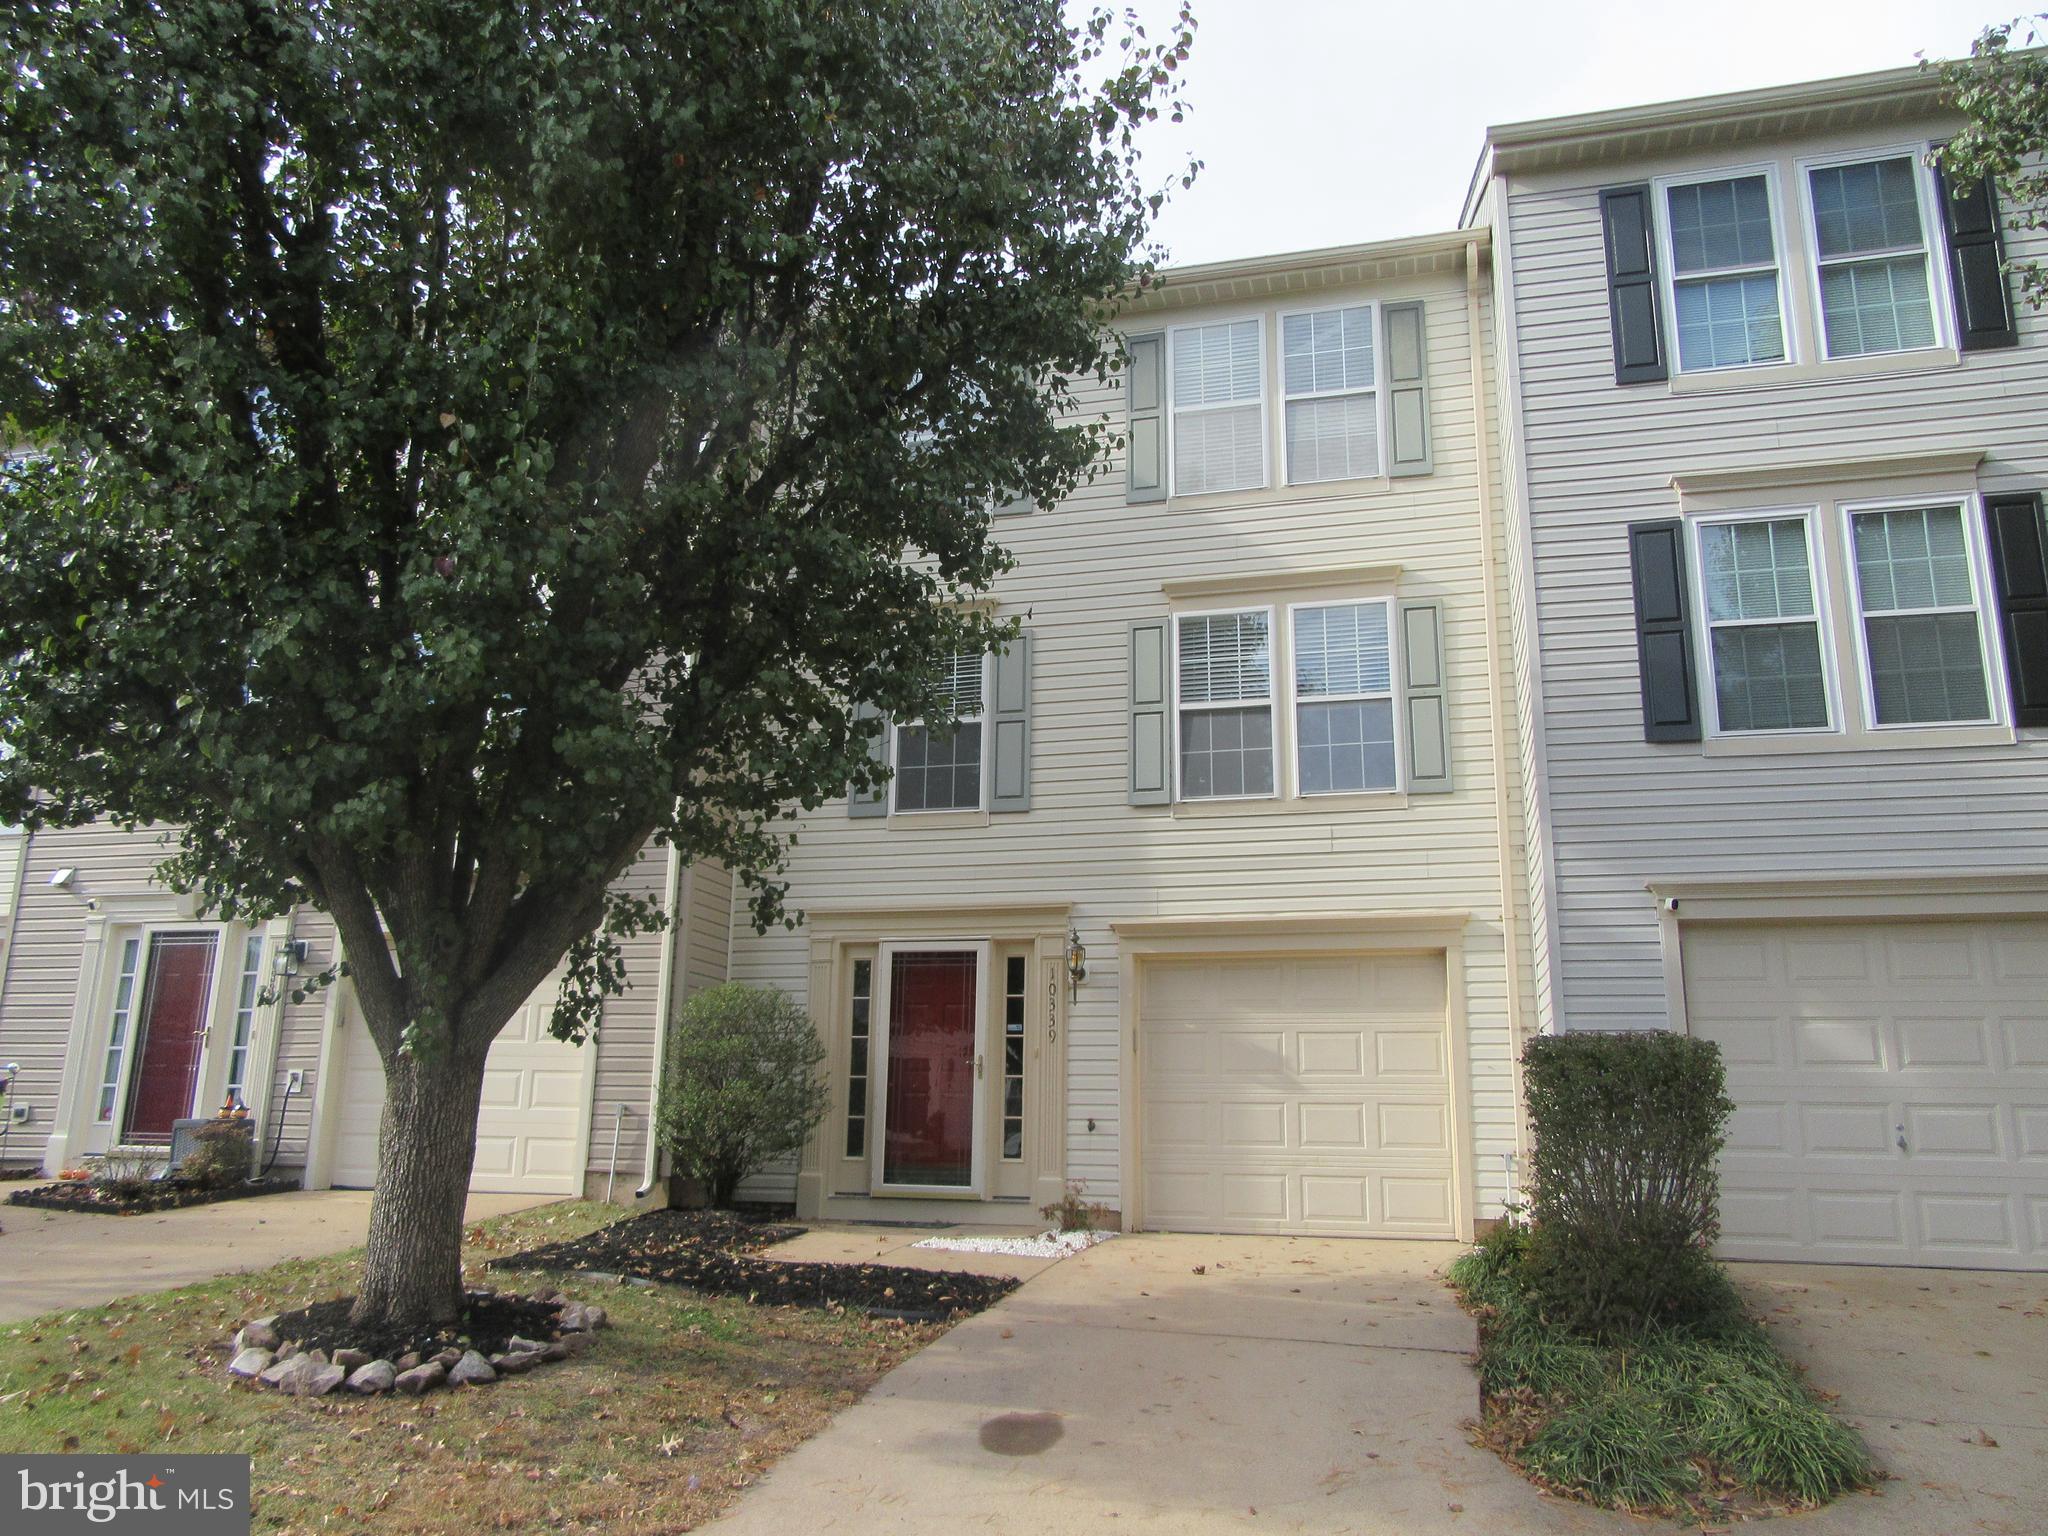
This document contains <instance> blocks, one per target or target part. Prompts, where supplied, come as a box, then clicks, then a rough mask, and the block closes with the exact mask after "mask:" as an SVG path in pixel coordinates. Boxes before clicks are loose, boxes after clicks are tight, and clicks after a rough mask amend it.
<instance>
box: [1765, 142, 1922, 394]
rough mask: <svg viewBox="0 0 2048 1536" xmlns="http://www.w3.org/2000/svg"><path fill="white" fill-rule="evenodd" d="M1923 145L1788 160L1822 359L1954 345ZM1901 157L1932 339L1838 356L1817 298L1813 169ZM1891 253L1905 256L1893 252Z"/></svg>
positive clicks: (1840, 262) (1876, 257) (1842, 262)
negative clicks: (1913, 208) (1914, 209)
mask: <svg viewBox="0 0 2048 1536" xmlns="http://www.w3.org/2000/svg"><path fill="white" fill-rule="evenodd" d="M1928 147H1929V146H1928V145H1927V143H1926V142H1924V141H1922V142H1918V143H1912V144H1892V145H1887V146H1883V147H1876V148H1870V149H1859V150H1857V151H1855V152H1854V153H1853V154H1835V155H1809V156H1801V157H1800V158H1798V159H1796V160H1794V161H1793V162H1792V165H1793V171H1794V173H1795V174H1796V175H1797V176H1798V178H1799V210H1800V225H1801V228H1800V239H1801V247H1802V249H1801V252H1800V254H1801V258H1802V260H1803V261H1804V262H1805V265H1806V298H1807V303H1808V305H1809V306H1810V312H1811V314H1812V317H1813V344H1814V355H1815V356H1816V357H1818V358H1820V359H1821V360H1822V361H1824V362H1831V363H1840V362H1853V361H1857V360H1859V359H1863V358H1873V357H1879V358H1882V357H1914V356H1922V355H1925V354H1927V353H1930V352H1939V351H1942V350H1944V349H1953V348H1954V347H1955V345H1956V338H1955V334H1954V320H1953V317H1954V313H1955V305H1954V301H1953V299H1952V298H1951V296H1950V293H1949V283H1948V263H1947V262H1946V261H1940V260H1936V259H1935V242H1936V240H1937V239H1938V238H1940V235H1941V231H1940V230H1939V228H1938V227H1936V225H1935V223H1934V220H1935V218H1936V217H1937V216H1938V215H1939V212H1940V208H1941V204H1940V203H1939V202H1938V201H1937V200H1936V194H1935V185H1934V172H1933V170H1932V168H1930V167H1929V166H1928V164H1927V151H1928ZM1900 159H1903V160H1905V161H1906V162H1907V164H1909V165H1910V166H1912V168H1913V191H1914V194H1915V196H1916V197H1917V198H1918V199H1919V204H1920V210H1919V211H1920V256H1921V260H1922V261H1923V262H1924V263H1925V265H1926V268H1927V303H1928V305H1929V307H1930V308H1931V309H1932V310H1933V311H1934V313H1933V316H1932V320H1933V325H1934V340H1933V341H1932V342H1930V343H1929V344H1928V345H1926V346H1924V347H1900V348H1898V349H1897V350H1895V351H1891V352H1845V353H1843V354H1842V355H1841V356H1840V357H1837V356H1836V355H1835V354H1834V353H1832V352H1830V351H1829V350H1828V325H1827V315H1826V311H1825V310H1824V308H1823V303H1822V297H1821V282H1820V272H1821V255H1820V228H1819V225H1818V223H1817V221H1816V220H1815V217H1814V210H1813V174H1812V173H1813V172H1815V171H1822V170H1829V169H1832V168H1834V167H1836V166H1845V165H1868V164H1870V163H1872V162H1874V161H1878V160H1900ZM1891 254H1892V255H1894V256H1902V255H1905V254H1906V252H1905V251H1903V250H1901V251H1896V252H1893V253H1891ZM1884 259H1885V255H1884V254H1883V253H1872V254H1868V255H1861V256H1853V257H1852V256H1844V257H1839V258H1837V259H1835V260H1834V261H1832V262H1830V263H1829V265H1830V266H1846V265H1848V264H1850V263H1851V262H1857V261H1881V260H1884Z"/></svg>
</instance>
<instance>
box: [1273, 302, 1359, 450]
mask: <svg viewBox="0 0 2048 1536" xmlns="http://www.w3.org/2000/svg"><path fill="white" fill-rule="evenodd" d="M1374 364H1375V360H1374V357H1373V308H1372V306H1371V305H1370V304H1353V305H1349V306H1346V307H1344V308H1341V309H1319V310H1314V311H1311V312H1309V313H1306V314H1294V315H1282V316H1281V317H1280V389H1281V394H1282V396H1283V405H1284V411H1285V427H1286V436H1287V483H1288V484H1289V485H1307V484H1312V483H1314V482H1316V481H1320V480H1355V479H1360V478H1363V477H1365V476H1368V475H1376V474H1378V473H1379V472H1380V422H1379V395H1378V391H1377V390H1376V389H1375V387H1374V385H1375V378H1374Z"/></svg>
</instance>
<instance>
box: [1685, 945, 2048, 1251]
mask: <svg viewBox="0 0 2048 1536" xmlns="http://www.w3.org/2000/svg"><path fill="white" fill-rule="evenodd" d="M1681 948H1682V953H1683V955H1684V964H1685V1005H1686V1017H1687V1022H1688V1025H1689V1027H1690V1028H1691V1030H1692V1032H1693V1033H1694V1034H1696V1035H1698V1036H1700V1037H1702V1038H1704V1039H1708V1040H1712V1041H1715V1042H1716V1043H1718V1044H1719V1045H1720V1047H1721V1053H1722V1058H1723V1061H1724V1063H1725V1064H1726V1067H1727V1071H1728V1095H1729V1097H1730V1098H1732V1099H1734V1100H1735V1105H1736V1108H1735V1114H1734V1117H1733V1118H1732V1120H1731V1121H1730V1124H1729V1128H1728V1144H1727V1147H1726V1150H1725V1151H1724V1152H1723V1154H1722V1163H1721V1220H1722V1243H1721V1252H1722V1253H1723V1255H1724V1256H1726V1257H1729V1258H1750V1259H1811V1260H1819V1261H1826V1262H1835V1263H1865V1264H1927V1265H1946V1266H1957V1267H1964V1268H1997V1269H2040V1268H2048V923H2043V922H2039V921H1982V920H1978V921H1951V922H1859V923H1804V924H1786V925H1780V926H1774V927H1762V926H1749V925H1728V926H1725V927H1724V926H1722V925H1720V924H1713V925H1704V924H1703V925H1697V926H1688V927H1687V928H1685V929H1684V931H1683V937H1682V946H1681Z"/></svg>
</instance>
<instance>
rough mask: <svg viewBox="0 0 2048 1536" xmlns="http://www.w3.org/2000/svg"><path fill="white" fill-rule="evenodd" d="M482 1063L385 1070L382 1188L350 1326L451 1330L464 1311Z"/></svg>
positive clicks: (439, 1058) (388, 1066)
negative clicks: (465, 1233)
mask: <svg viewBox="0 0 2048 1536" xmlns="http://www.w3.org/2000/svg"><path fill="white" fill-rule="evenodd" d="M486 1048H487V1047H486ZM484 1054H485V1051H484V1049H479V1050H477V1051H475V1052H473V1053H465V1052H461V1051H456V1050H444V1051H443V1052H441V1053H438V1054H436V1055H435V1056H433V1057H431V1058H429V1059H426V1060H421V1059H420V1058H418V1057H416V1056H412V1055H409V1054H397V1053H394V1054H393V1055H391V1056H390V1057H389V1058H387V1060H386V1061H385V1064H384V1123H383V1129H382V1132H381V1134H380V1136H379V1138H378V1155H377V1189H376V1193H375V1194H374V1195H372V1196H371V1199H370V1244H369V1252H368V1255H367V1257H366V1258H365V1260H364V1264H363V1284H362V1288H361V1289H360V1290H359V1291H358V1292H357V1293H356V1304H355V1308H354V1310H353V1311H351V1312H350V1314H349V1321H351V1322H353V1323H356V1324H359V1325H366V1326H367V1325H377V1326H382V1327H393V1328H413V1327H419V1326H422V1325H431V1324H440V1323H447V1322H451V1321H453V1320H454V1318H455V1317H456V1316H457V1314H458V1313H459V1312H460V1311H461V1309H462V1208H463V1204H464V1202H465V1201H466V1200H467V1198H468V1195H469V1170H470V1164H471V1163H472V1162H473V1161H474V1160H475V1157H476V1118H477V1110H478V1107H479V1105H480V1102H481V1100H482V1097H483V1081H484Z"/></svg>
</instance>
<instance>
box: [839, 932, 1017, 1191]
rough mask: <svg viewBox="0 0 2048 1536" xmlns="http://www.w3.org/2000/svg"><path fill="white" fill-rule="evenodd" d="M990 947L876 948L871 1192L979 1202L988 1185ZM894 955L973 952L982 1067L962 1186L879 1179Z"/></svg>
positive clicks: (921, 943) (964, 942)
mask: <svg viewBox="0 0 2048 1536" xmlns="http://www.w3.org/2000/svg"><path fill="white" fill-rule="evenodd" d="M993 949H994V946H993V944H992V943H991V942H990V941H989V940H988V939H981V938H977V939H884V940H882V941H881V942H880V943H878V944H877V945H876V946H875V969H874V972H873V974H872V976H871V977H870V978H869V982H868V998H869V1002H868V1103H869V1104H870V1106H879V1107H880V1110H881V1112H880V1113H879V1114H876V1113H873V1112H870V1114H869V1116H868V1122H867V1136H868V1156H869V1159H870V1161H869V1188H870V1189H871V1190H872V1191H873V1192H874V1194H876V1195H878V1196H879V1195H943V1196H947V1197H950V1198H952V1199H958V1200H978V1199H980V1198H982V1192H983V1191H984V1189H986V1187H987V1184H988V1150H987V1141H988V1091H987V1090H988V1079H987V1075H986V1072H987V1065H988V1055H989V1053H988V1015H989V1008H988V972H989V956H990V954H991V953H992V952H993ZM898 953H909V954H920V955H922V954H970V955H973V956H974V1053H975V1056H976V1057H977V1058H978V1060H979V1062H980V1065H981V1069H982V1070H980V1071H977V1072H976V1073H975V1077H974V1090H973V1094H972V1103H973V1106H974V1113H973V1123H972V1126H971V1127H970V1132H969V1134H970V1137H971V1140H970V1141H969V1144H968V1145H969V1152H968V1159H969V1169H970V1172H969V1176H968V1177H969V1182H968V1183H966V1184H890V1183H887V1182H886V1181H885V1180H884V1178H883V1169H884V1167H885V1166H886V1159H887V1156H888V1149H889V1014H890V1011H891V1009H892V1008H893V1007H894V1005H895V999H894V998H893V996H892V995H891V993H892V990H893V988H892V985H891V975H890V973H891V971H892V970H893V961H894V959H895V957H896V955H897V954H898Z"/></svg>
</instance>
